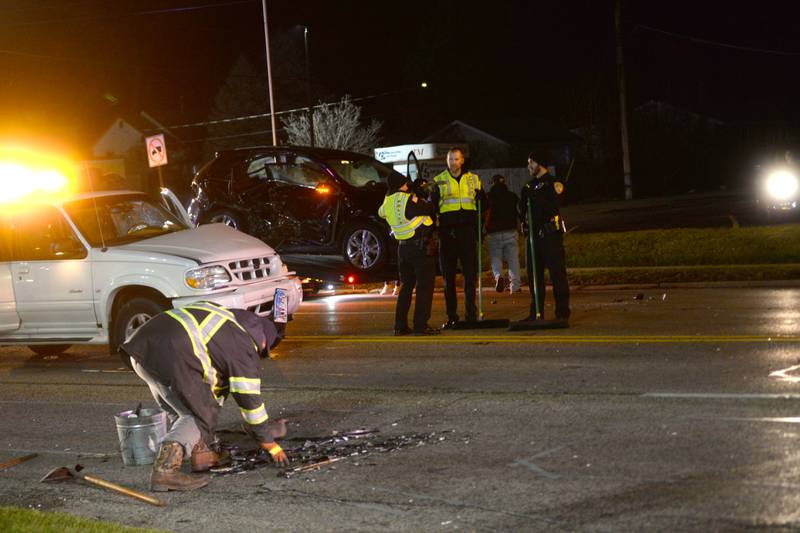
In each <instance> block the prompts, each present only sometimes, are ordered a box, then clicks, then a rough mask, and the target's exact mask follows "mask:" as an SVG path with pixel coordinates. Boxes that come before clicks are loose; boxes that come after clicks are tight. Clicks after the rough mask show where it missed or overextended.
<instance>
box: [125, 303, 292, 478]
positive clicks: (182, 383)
mask: <svg viewBox="0 0 800 533" xmlns="http://www.w3.org/2000/svg"><path fill="white" fill-rule="evenodd" d="M278 341H279V334H278V332H277V330H276V328H275V325H274V324H273V323H272V321H271V320H269V319H267V318H262V317H259V316H258V315H256V314H255V313H251V312H250V311H246V310H244V309H226V308H225V307H222V306H220V305H216V304H213V303H210V302H198V303H195V304H190V305H187V306H184V307H182V308H179V309H170V310H169V311H165V312H163V313H161V314H159V315H156V316H155V317H153V318H151V319H150V320H149V321H147V322H146V323H145V324H144V325H143V326H142V327H141V328H139V330H138V331H137V332H136V333H135V334H134V335H133V337H131V339H130V340H128V341H127V342H126V343H124V344H123V345H122V346H121V347H120V350H121V351H122V352H123V353H124V354H125V355H127V356H128V357H130V360H131V364H132V365H133V370H134V371H135V372H136V374H137V375H138V376H139V377H140V378H142V380H144V381H145V382H146V383H147V385H148V387H150V392H151V393H152V394H153V398H154V399H155V401H156V403H157V404H158V405H159V406H160V407H161V408H162V409H163V410H164V411H166V412H167V416H168V418H169V421H170V423H171V427H170V429H169V431H168V432H167V434H166V435H165V437H164V439H163V440H162V442H161V447H160V449H159V452H158V458H157V459H156V461H155V463H154V464H153V470H152V473H151V475H150V490H153V491H168V490H193V489H197V488H200V487H204V486H205V485H207V484H208V478H206V477H205V476H191V475H187V474H184V473H182V472H181V463H182V462H183V458H184V457H185V456H190V457H191V466H192V471H193V472H204V471H207V470H209V469H210V468H211V467H214V466H219V465H222V464H225V462H227V461H229V460H230V457H227V456H225V455H224V454H220V453H217V452H215V451H213V450H212V449H211V448H210V447H209V445H211V444H213V443H214V442H215V440H216V439H215V435H214V434H215V431H216V426H217V417H218V416H219V412H220V410H221V408H222V403H223V401H224V400H225V398H226V397H227V396H228V395H229V394H231V395H233V399H234V400H235V401H236V403H237V404H238V405H239V411H240V413H241V415H242V419H243V422H244V426H245V428H246V430H247V432H248V433H249V434H250V435H251V436H252V437H253V438H255V439H256V440H257V441H258V443H259V446H260V447H261V448H262V449H264V450H267V451H268V452H269V453H270V455H271V456H272V459H273V461H274V462H275V463H277V464H280V465H286V464H288V458H287V457H286V454H285V453H284V452H283V450H282V449H281V447H280V446H279V445H278V444H277V443H276V442H275V439H278V438H281V437H283V436H284V435H286V421H285V420H277V421H275V422H268V421H267V420H268V416H267V411H266V409H265V408H264V401H263V400H262V399H261V361H260V357H266V356H268V355H269V348H270V347H272V346H275V345H276V344H277V342H278Z"/></svg>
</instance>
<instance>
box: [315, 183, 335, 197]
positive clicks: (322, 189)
mask: <svg viewBox="0 0 800 533" xmlns="http://www.w3.org/2000/svg"><path fill="white" fill-rule="evenodd" d="M314 190H315V191H317V194H330V193H331V192H332V191H333V189H332V188H331V186H330V185H326V184H325V183H320V184H318V185H317V186H316V187H314Z"/></svg>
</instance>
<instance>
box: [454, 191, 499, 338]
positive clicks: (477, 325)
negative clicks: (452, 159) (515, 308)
mask: <svg viewBox="0 0 800 533" xmlns="http://www.w3.org/2000/svg"><path fill="white" fill-rule="evenodd" d="M476 201H477V204H478V320H477V321H476V322H461V321H459V322H456V324H455V326H454V327H453V329H493V328H507V327H508V324H509V321H508V319H507V318H497V319H494V320H484V319H483V280H482V279H481V278H482V276H481V274H482V273H483V272H482V271H483V261H482V259H483V258H482V257H481V254H482V252H483V250H482V246H481V202H480V200H476Z"/></svg>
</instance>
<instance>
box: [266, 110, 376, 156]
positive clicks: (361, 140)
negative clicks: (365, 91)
mask: <svg viewBox="0 0 800 533" xmlns="http://www.w3.org/2000/svg"><path fill="white" fill-rule="evenodd" d="M281 122H283V126H284V128H286V133H287V135H288V136H289V144H296V145H301V146H308V145H310V144H311V132H310V130H309V127H308V126H309V124H308V114H307V113H306V112H305V111H303V112H300V113H294V114H292V115H289V116H288V117H286V118H281ZM382 125H383V124H382V123H381V122H380V121H378V120H374V119H373V120H372V122H370V124H369V125H364V124H362V121H361V107H359V106H357V105H355V104H354V103H353V102H351V101H350V97H349V96H345V97H344V98H342V99H341V100H340V101H339V102H338V103H335V104H323V105H322V106H319V107H317V108H316V109H314V136H315V141H316V142H315V144H316V146H318V147H321V148H333V149H336V150H348V151H351V152H359V153H363V154H370V153H371V152H372V149H373V148H375V147H376V146H377V145H378V142H379V140H380V138H379V137H378V131H379V130H380V129H381V126H382Z"/></svg>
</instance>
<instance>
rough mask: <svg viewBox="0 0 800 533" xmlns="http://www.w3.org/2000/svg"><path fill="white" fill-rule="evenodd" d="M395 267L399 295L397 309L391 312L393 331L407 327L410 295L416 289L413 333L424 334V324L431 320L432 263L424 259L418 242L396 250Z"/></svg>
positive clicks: (422, 249)
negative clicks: (397, 269) (397, 272)
mask: <svg viewBox="0 0 800 533" xmlns="http://www.w3.org/2000/svg"><path fill="white" fill-rule="evenodd" d="M397 263H398V268H399V271H400V294H399V295H398V296H397V307H395V312H394V329H404V328H407V327H408V311H409V309H411V295H412V293H413V292H414V286H416V287H417V297H416V299H415V301H414V331H425V328H426V327H427V326H428V320H429V319H430V318H431V304H432V303H433V282H434V279H435V278H436V263H435V262H434V259H433V256H430V255H426V253H425V247H424V246H423V245H422V243H421V242H419V240H414V241H413V242H409V243H407V244H401V245H399V246H398V247H397Z"/></svg>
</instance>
